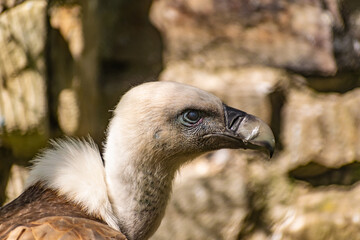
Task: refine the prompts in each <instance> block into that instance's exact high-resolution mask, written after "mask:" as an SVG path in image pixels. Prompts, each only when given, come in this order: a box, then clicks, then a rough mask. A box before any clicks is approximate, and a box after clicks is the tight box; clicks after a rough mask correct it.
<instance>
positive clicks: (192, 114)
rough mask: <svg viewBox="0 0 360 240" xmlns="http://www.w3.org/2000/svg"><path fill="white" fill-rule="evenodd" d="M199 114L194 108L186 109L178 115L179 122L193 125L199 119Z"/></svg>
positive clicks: (189, 125)
mask: <svg viewBox="0 0 360 240" xmlns="http://www.w3.org/2000/svg"><path fill="white" fill-rule="evenodd" d="M201 119H202V118H201V114H200V112H199V111H196V110H192V109H191V110H187V111H185V112H184V113H182V114H181V115H180V122H181V123H182V124H183V125H185V126H188V127H191V126H194V125H196V124H197V123H199V122H200V120H201Z"/></svg>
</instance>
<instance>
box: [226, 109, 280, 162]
mask: <svg viewBox="0 0 360 240" xmlns="http://www.w3.org/2000/svg"><path fill="white" fill-rule="evenodd" d="M224 115H225V125H226V126H225V128H226V130H225V132H224V133H223V134H224V135H226V136H227V137H230V138H232V139H234V140H235V141H236V142H237V144H236V145H237V146H234V148H244V149H247V148H249V149H257V150H264V151H266V152H267V153H268V154H269V155H270V158H271V157H272V155H273V153H274V148H275V138H274V134H273V132H272V131H271V129H270V127H269V126H268V125H267V124H266V123H264V122H263V121H262V120H260V119H259V118H257V117H255V116H253V115H250V114H247V113H246V112H243V111H240V110H238V109H235V108H232V107H229V106H227V105H225V104H224Z"/></svg>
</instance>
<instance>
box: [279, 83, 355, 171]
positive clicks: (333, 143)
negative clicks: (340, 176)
mask: <svg viewBox="0 0 360 240" xmlns="http://www.w3.org/2000/svg"><path fill="white" fill-rule="evenodd" d="M359 106H360V89H355V90H352V91H350V92H348V93H346V94H344V95H340V94H336V93H329V94H317V93H315V92H313V91H311V90H309V89H306V88H303V89H292V90H291V91H289V93H288V97H287V102H286V104H285V106H284V112H283V119H284V120H283V123H284V125H283V130H282V135H283V136H282V139H283V141H284V142H283V143H284V149H285V151H286V153H287V154H289V155H288V158H287V160H286V162H289V163H290V164H292V165H293V166H300V165H306V164H308V163H309V162H310V161H312V162H314V163H317V164H320V165H322V166H325V167H328V168H339V167H341V166H344V165H346V164H349V163H352V162H353V161H356V160H357V161H360V148H359V146H360V112H359V111H360V109H359Z"/></svg>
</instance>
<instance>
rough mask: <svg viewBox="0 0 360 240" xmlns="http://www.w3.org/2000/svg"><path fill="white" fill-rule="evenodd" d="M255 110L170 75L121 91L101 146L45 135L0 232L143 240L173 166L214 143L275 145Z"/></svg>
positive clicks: (0, 215) (157, 217) (161, 206)
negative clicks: (48, 139)
mask: <svg viewBox="0 0 360 240" xmlns="http://www.w3.org/2000/svg"><path fill="white" fill-rule="evenodd" d="M274 146H275V140H274V135H273V133H272V131H271V129H270V127H269V126H268V125H266V124H265V123H264V122H263V121H261V120H260V119H258V118H257V117H255V116H253V115H250V114H247V113H245V112H243V111H240V110H237V109H235V108H232V107H229V106H227V105H225V104H224V103H222V101H221V100H220V99H219V98H217V97H216V96H214V95H212V94H210V93H208V92H205V91H203V90H200V89H198V88H195V87H192V86H189V85H184V84H180V83H175V82H150V83H144V84H141V85H139V86H136V87H134V88H132V89H131V90H129V91H128V92H127V93H126V94H124V95H123V97H122V98H121V100H120V102H119V103H118V105H117V106H116V108H115V110H114V111H113V117H112V119H111V121H110V123H109V126H108V128H107V134H106V140H105V143H104V152H103V154H101V153H100V151H99V149H98V147H97V146H96V144H95V143H94V142H93V141H92V140H91V139H90V138H89V139H75V138H66V139H62V140H57V141H52V147H51V148H50V149H47V150H44V151H43V152H42V153H41V154H40V155H39V156H37V157H36V158H35V159H34V160H33V161H34V162H33V163H34V164H33V166H32V168H31V170H30V174H29V178H28V180H27V183H26V187H25V190H24V192H23V193H22V194H21V195H20V196H19V197H18V198H16V199H15V200H13V201H12V202H10V203H9V204H7V205H5V206H3V207H2V208H0V239H18V240H23V239H36V240H40V239H128V240H144V239H148V238H150V237H151V236H152V234H153V233H154V232H155V231H156V229H157V228H158V227H159V225H160V222H161V219H162V218H163V216H164V212H165V208H166V205H167V202H168V200H169V197H170V194H171V188H172V182H173V179H174V176H175V174H176V172H177V171H178V169H179V168H180V166H181V165H183V164H184V163H186V162H188V161H189V160H191V159H193V158H195V157H197V156H199V155H200V154H203V153H205V152H208V151H212V150H217V149H221V148H231V149H237V148H243V149H247V148H249V149H258V150H263V151H265V152H267V153H268V154H270V157H271V155H272V153H273V151H274Z"/></svg>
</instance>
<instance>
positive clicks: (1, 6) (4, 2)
mask: <svg viewBox="0 0 360 240" xmlns="http://www.w3.org/2000/svg"><path fill="white" fill-rule="evenodd" d="M23 1H25V0H0V13H1V12H3V11H5V10H7V9H9V8H12V7H14V6H15V5H17V4H20V3H22V2H23Z"/></svg>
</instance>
